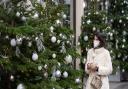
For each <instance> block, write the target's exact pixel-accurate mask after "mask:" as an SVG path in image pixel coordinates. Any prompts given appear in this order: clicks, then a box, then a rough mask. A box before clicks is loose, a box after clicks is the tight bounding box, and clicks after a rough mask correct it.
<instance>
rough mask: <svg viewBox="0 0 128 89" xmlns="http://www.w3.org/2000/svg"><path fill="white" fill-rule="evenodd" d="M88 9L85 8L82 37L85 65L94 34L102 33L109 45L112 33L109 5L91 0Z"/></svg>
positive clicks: (97, 0) (108, 46)
mask: <svg viewBox="0 0 128 89" xmlns="http://www.w3.org/2000/svg"><path fill="white" fill-rule="evenodd" d="M87 6H88V7H87V8H85V9H86V10H85V12H84V16H83V17H82V20H83V21H82V27H81V28H82V34H81V37H80V42H81V50H82V56H83V63H84V64H85V61H86V58H87V51H88V49H90V48H92V44H93V43H92V42H93V33H94V32H95V31H97V32H102V33H103V34H104V35H105V37H106V41H107V43H108V44H111V41H110V40H109V39H110V35H111V34H110V32H111V26H110V25H109V23H108V12H107V10H108V5H107V3H106V5H104V2H103V1H100V0H91V1H88V2H87ZM108 44H107V48H108V49H110V48H111V45H108Z"/></svg>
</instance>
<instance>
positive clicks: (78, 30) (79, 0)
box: [75, 0, 84, 69]
mask: <svg viewBox="0 0 128 89" xmlns="http://www.w3.org/2000/svg"><path fill="white" fill-rule="evenodd" d="M83 3H84V0H76V27H75V28H76V29H75V30H76V33H75V35H76V45H77V44H78V40H79V37H80V34H81V21H82V19H81V18H82V16H83V13H84V8H83ZM77 51H78V52H79V53H80V54H81V49H80V48H79V49H77ZM79 64H80V59H78V58H77V59H76V69H79V67H80V65H79Z"/></svg>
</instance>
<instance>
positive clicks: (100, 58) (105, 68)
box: [85, 47, 112, 89]
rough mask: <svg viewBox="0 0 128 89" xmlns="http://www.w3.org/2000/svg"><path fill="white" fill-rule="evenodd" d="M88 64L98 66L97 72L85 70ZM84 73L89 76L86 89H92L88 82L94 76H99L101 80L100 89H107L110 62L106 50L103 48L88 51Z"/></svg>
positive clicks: (110, 71)
mask: <svg viewBox="0 0 128 89" xmlns="http://www.w3.org/2000/svg"><path fill="white" fill-rule="evenodd" d="M88 63H96V64H97V65H98V71H97V72H91V71H90V70H88V69H87V64H88ZM85 71H86V73H87V74H89V77H88V79H87V83H86V89H93V88H92V87H91V85H90V82H91V80H92V78H93V76H95V75H101V76H102V77H101V79H102V83H103V84H102V87H101V89H109V80H108V75H109V74H111V73H112V62H111V57H110V53H109V51H108V50H107V49H105V48H104V47H102V48H98V49H95V50H94V49H93V48H92V49H90V50H89V51H88V54H87V61H86V64H85Z"/></svg>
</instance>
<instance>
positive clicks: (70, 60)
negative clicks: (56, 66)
mask: <svg viewBox="0 0 128 89" xmlns="http://www.w3.org/2000/svg"><path fill="white" fill-rule="evenodd" d="M65 61H66V62H67V63H71V62H72V56H71V55H68V56H66V57H65Z"/></svg>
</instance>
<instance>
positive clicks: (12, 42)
mask: <svg viewBox="0 0 128 89" xmlns="http://www.w3.org/2000/svg"><path fill="white" fill-rule="evenodd" d="M10 44H11V46H13V47H14V46H16V40H15V38H13V39H11V41H10Z"/></svg>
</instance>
